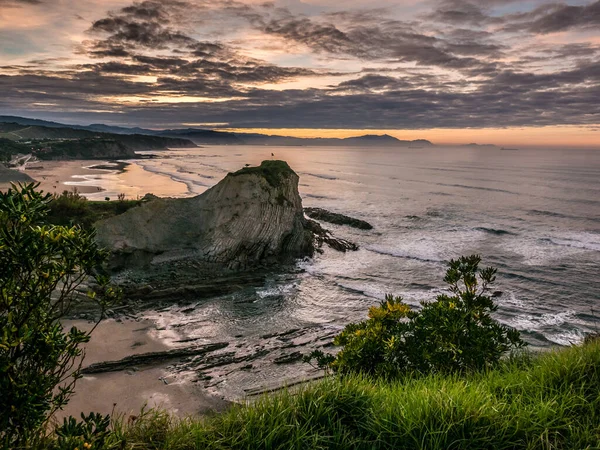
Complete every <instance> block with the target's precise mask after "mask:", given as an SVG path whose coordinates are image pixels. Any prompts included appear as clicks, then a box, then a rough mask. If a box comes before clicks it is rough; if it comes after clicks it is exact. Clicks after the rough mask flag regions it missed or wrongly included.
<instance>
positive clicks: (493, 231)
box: [474, 227, 516, 236]
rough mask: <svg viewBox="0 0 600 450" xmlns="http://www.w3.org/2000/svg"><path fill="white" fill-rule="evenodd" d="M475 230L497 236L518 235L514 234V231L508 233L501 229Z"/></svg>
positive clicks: (483, 228)
mask: <svg viewBox="0 0 600 450" xmlns="http://www.w3.org/2000/svg"><path fill="white" fill-rule="evenodd" d="M474 229H475V230H477V231H483V232H485V233H489V234H495V235H497V236H504V235H512V236H515V235H516V233H513V232H512V231H506V230H502V229H499V228H488V227H476V228H474Z"/></svg>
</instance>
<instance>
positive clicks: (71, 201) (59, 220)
mask: <svg viewBox="0 0 600 450" xmlns="http://www.w3.org/2000/svg"><path fill="white" fill-rule="evenodd" d="M106 200H107V201H104V202H98V201H90V200H88V199H87V198H85V197H84V196H82V195H81V194H79V193H78V192H77V191H73V192H71V191H64V192H63V193H62V194H60V195H54V196H53V197H52V201H51V202H50V203H49V207H50V211H49V212H48V216H47V218H48V221H49V222H50V223H52V224H54V225H69V226H72V225H79V226H81V227H82V228H84V229H91V228H93V225H94V223H95V222H97V221H99V220H102V219H108V218H110V217H113V216H117V215H119V214H123V213H124V212H126V211H128V210H129V209H131V208H134V207H136V206H139V205H140V204H141V201H138V200H125V197H124V194H119V201H112V202H111V201H110V198H109V197H106Z"/></svg>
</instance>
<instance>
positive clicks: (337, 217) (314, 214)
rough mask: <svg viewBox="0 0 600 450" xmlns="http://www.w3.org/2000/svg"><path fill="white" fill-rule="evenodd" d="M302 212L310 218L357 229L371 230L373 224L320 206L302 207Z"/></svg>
mask: <svg viewBox="0 0 600 450" xmlns="http://www.w3.org/2000/svg"><path fill="white" fill-rule="evenodd" d="M304 213H305V214H306V215H307V216H308V217H310V218H311V219H315V220H320V221H322V222H329V223H333V224H335V225H348V226H349V227H352V228H358V229H359V230H372V229H373V225H371V224H370V223H369V222H365V221H364V220H361V219H356V218H354V217H349V216H345V215H344V214H338V213H334V212H331V211H327V210H326V209H322V208H304Z"/></svg>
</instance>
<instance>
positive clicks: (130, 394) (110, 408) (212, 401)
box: [56, 319, 229, 421]
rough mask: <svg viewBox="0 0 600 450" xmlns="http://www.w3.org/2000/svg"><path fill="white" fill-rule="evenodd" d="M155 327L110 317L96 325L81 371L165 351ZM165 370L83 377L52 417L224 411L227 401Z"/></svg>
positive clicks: (71, 322) (77, 322) (84, 325)
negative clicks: (154, 410)
mask: <svg viewBox="0 0 600 450" xmlns="http://www.w3.org/2000/svg"><path fill="white" fill-rule="evenodd" d="M63 324H64V326H65V327H66V328H68V327H71V326H73V325H75V326H77V327H78V328H80V329H84V330H89V329H90V328H91V327H92V326H93V324H91V323H90V322H86V321H82V320H69V321H65V322H63ZM155 331H156V324H155V323H154V322H152V321H149V320H139V321H138V320H123V321H122V322H117V321H115V320H113V319H108V320H105V321H103V322H101V323H100V325H98V327H97V328H96V329H95V330H94V332H93V333H92V337H91V339H90V342H89V343H88V344H86V346H85V350H86V356H85V360H84V364H83V365H84V367H85V366H87V365H89V364H92V363H95V362H101V361H113V360H118V359H121V358H124V357H125V356H128V355H133V354H139V353H147V352H155V351H161V350H168V349H170V348H172V347H169V346H167V345H166V344H165V343H163V342H161V341H160V340H158V339H157V338H156V337H155V336H154V335H155V333H154V332H155ZM166 366H168V363H165V364H164V365H156V366H150V367H138V368H136V369H137V370H126V371H119V372H108V373H101V374H94V375H86V376H84V377H83V378H81V379H80V380H78V381H77V385H76V387H75V395H74V396H73V397H72V398H71V400H70V402H69V404H68V405H67V407H66V408H65V409H64V410H63V411H59V412H58V413H57V414H56V419H57V420H59V421H62V418H63V417H65V416H69V415H73V416H74V417H79V416H80V413H81V412H84V413H86V414H87V413H89V412H91V411H94V412H99V413H101V414H111V413H115V414H118V415H124V416H125V417H126V418H127V417H129V416H130V415H138V414H139V412H140V410H141V409H142V407H144V406H146V407H148V408H152V407H162V408H165V409H167V410H169V412H171V413H173V414H176V415H178V416H189V415H203V414H208V413H211V412H215V411H222V410H224V409H225V408H227V406H228V405H229V402H227V401H225V400H222V399H221V398H219V397H214V396H211V395H209V394H207V393H206V392H205V391H204V389H203V388H202V387H201V386H199V385H197V384H195V383H190V382H187V381H186V380H185V379H184V377H183V376H181V375H178V374H171V373H169V372H167V370H166Z"/></svg>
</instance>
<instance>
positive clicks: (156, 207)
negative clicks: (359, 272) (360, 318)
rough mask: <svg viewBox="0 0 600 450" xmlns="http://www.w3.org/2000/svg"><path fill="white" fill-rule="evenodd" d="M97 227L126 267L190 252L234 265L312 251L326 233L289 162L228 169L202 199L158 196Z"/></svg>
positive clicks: (244, 265)
mask: <svg viewBox="0 0 600 450" xmlns="http://www.w3.org/2000/svg"><path fill="white" fill-rule="evenodd" d="M96 228H97V239H98V242H99V243H100V244H101V245H102V246H104V247H106V248H108V249H109V250H111V251H112V252H113V254H114V255H116V258H115V261H117V262H119V263H120V265H121V266H122V267H132V266H136V265H137V266H139V265H144V264H149V263H160V262H167V261H173V260H177V259H181V258H187V257H190V258H193V259H194V260H196V261H200V262H203V263H205V264H206V265H213V266H215V267H225V268H229V269H233V270H245V269H249V268H253V267H256V266H258V265H265V264H266V265H268V264H272V263H281V262H288V261H292V260H293V259H294V258H298V257H303V256H309V255H312V254H313V252H314V250H315V242H317V243H318V242H319V240H318V237H319V236H318V233H319V232H325V231H324V230H322V229H320V227H315V225H314V222H312V221H310V220H308V219H306V218H305V217H304V213H303V209H302V200H301V198H300V195H299V193H298V175H297V174H296V173H295V172H294V171H293V170H292V169H291V168H290V167H289V166H288V164H287V163H286V162H284V161H264V162H263V163H262V164H261V165H260V166H258V167H247V168H244V169H242V170H239V171H237V172H234V173H229V174H228V175H227V176H226V177H225V178H224V179H223V180H221V181H220V182H219V183H218V184H217V185H216V186H214V187H212V188H211V189H209V190H207V191H206V192H204V193H203V194H201V195H198V196H196V197H192V198H185V199H171V198H155V199H152V200H151V201H148V202H146V203H144V204H143V205H142V206H141V207H139V208H134V209H131V210H129V211H127V212H126V213H124V214H121V215H119V216H116V217H112V218H110V219H107V220H105V221H102V222H99V223H97V224H96ZM328 239H329V240H330V239H331V237H330V236H329V235H328ZM344 247H345V246H340V249H342V248H344ZM348 248H352V246H350V247H348Z"/></svg>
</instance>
